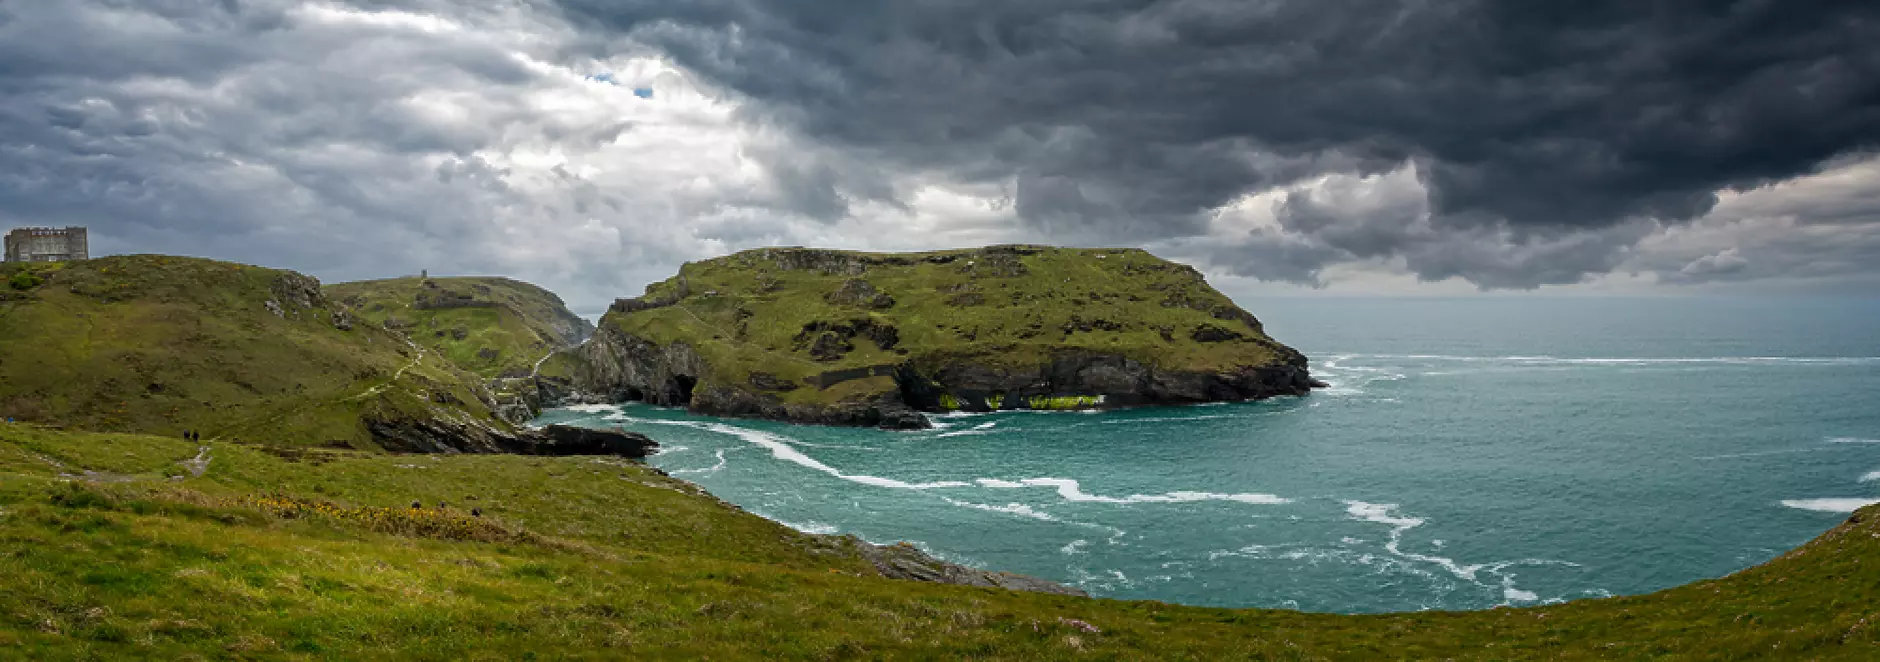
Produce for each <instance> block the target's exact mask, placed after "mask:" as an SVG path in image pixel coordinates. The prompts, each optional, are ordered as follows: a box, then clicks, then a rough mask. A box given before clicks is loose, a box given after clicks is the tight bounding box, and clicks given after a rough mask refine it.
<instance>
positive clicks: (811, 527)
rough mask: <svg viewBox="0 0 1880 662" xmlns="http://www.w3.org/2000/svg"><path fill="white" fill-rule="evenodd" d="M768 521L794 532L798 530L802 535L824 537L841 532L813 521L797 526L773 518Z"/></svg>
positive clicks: (828, 525)
mask: <svg viewBox="0 0 1880 662" xmlns="http://www.w3.org/2000/svg"><path fill="white" fill-rule="evenodd" d="M770 519H771V521H773V522H776V523H778V524H782V525H784V526H787V527H790V528H792V529H796V530H798V531H802V532H804V533H815V534H819V535H825V536H826V535H829V534H832V533H835V532H837V531H841V530H842V529H839V528H836V526H835V525H833V524H824V523H822V522H814V521H812V522H804V523H802V524H797V523H795V522H785V521H783V520H780V519H777V518H775V517H772V518H770Z"/></svg>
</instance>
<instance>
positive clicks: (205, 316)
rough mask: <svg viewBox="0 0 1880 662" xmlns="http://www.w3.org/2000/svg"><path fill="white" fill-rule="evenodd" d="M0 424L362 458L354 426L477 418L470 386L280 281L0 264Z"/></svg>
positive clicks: (124, 262) (155, 262) (229, 272)
mask: <svg viewBox="0 0 1880 662" xmlns="http://www.w3.org/2000/svg"><path fill="white" fill-rule="evenodd" d="M0 283H4V285H0V339H4V342H0V417H4V418H15V419H19V420H24V421H35V422H41V423H48V424H55V425H63V426H70V427H73V428H79V429H88V430H97V431H136V432H148V433H155V434H161V435H176V434H180V433H181V431H183V430H196V431H199V432H201V433H202V434H203V435H204V437H206V438H207V437H224V438H242V439H246V440H263V441H270V442H280V443H290V444H333V443H337V444H341V445H357V446H362V447H365V446H370V445H371V444H372V440H371V435H370V433H369V432H368V430H367V428H366V426H365V425H364V424H363V423H362V420H363V419H364V418H366V417H368V416H378V417H388V418H412V417H425V416H428V415H431V414H432V413H433V412H435V411H437V410H439V409H440V408H443V409H448V410H449V411H450V412H452V413H453V414H454V415H461V416H462V417H464V418H465V419H466V420H476V421H482V422H488V423H489V424H491V425H500V424H499V423H495V422H493V421H491V419H490V415H489V411H488V409H487V407H486V405H485V400H486V399H487V395H486V394H483V393H480V392H479V390H478V389H479V387H478V386H477V384H476V380H475V379H474V378H472V377H471V376H469V375H468V374H465V373H463V372H461V371H459V370H458V369H456V368H455V367H453V366H452V365H451V364H450V363H449V362H448V361H445V360H443V359H441V358H439V357H438V356H436V355H435V354H434V353H428V354H427V353H424V352H421V351H419V350H418V349H416V348H414V347H412V346H411V345H410V344H409V343H407V342H405V340H404V339H403V338H401V337H399V336H397V335H394V334H392V333H389V332H386V331H384V330H382V329H378V328H376V327H375V326H373V325H370V324H364V323H357V322H356V321H355V320H354V319H353V318H352V317H351V315H350V313H347V312H346V311H345V310H343V309H341V308H339V307H336V306H333V305H331V304H330V303H328V302H327V301H326V300H325V299H324V298H323V297H322V296H321V293H320V289H319V282H318V281H315V280H313V279H312V278H308V277H306V276H302V275H300V274H296V273H293V272H290V271H280V270H275V269H265V268H261V267H253V266H247V265H239V264H230V263H226V262H216V261H211V260H200V259H194V258H179V257H167V256H157V255H132V256H120V257H108V258H101V259H96V260H86V261H79V262H70V263H54V264H32V265H25V264H5V265H0Z"/></svg>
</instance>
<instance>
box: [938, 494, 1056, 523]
mask: <svg viewBox="0 0 1880 662" xmlns="http://www.w3.org/2000/svg"><path fill="white" fill-rule="evenodd" d="M941 499H943V500H945V501H946V502H947V503H950V504H953V505H955V506H959V507H962V508H971V509H973V510H983V511H986V512H989V513H1006V514H1010V515H1018V516H1020V517H1029V518H1032V519H1035V520H1039V521H1042V522H1056V521H1058V518H1056V517H1052V516H1051V514H1050V513H1047V512H1043V511H1040V510H1038V509H1036V508H1033V507H1031V506H1027V505H1025V504H1022V503H1008V504H1005V505H1003V506H995V505H990V504H984V503H973V502H971V501H960V500H959V499H948V498H946V497H941Z"/></svg>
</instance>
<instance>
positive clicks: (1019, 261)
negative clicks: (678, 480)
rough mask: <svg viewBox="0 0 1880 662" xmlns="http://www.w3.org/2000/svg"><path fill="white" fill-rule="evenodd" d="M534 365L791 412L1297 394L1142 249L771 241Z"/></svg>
mask: <svg viewBox="0 0 1880 662" xmlns="http://www.w3.org/2000/svg"><path fill="white" fill-rule="evenodd" d="M544 374H545V375H548V376H550V377H554V378H561V379H562V380H563V381H562V384H563V385H564V386H566V387H568V388H571V389H573V390H574V391H578V392H579V393H580V396H578V397H586V398H589V399H599V400H647V401H650V402H655V403H658V404H666V405H687V406H689V407H690V408H691V409H693V410H694V411H698V412H700V413H707V414H717V415H733V416H760V417H767V418H777V419H784V420H791V421H798V422H810V423H833V424H848V425H881V426H883V427H920V426H923V425H925V423H926V420H925V418H924V417H922V416H920V415H919V413H918V412H920V411H949V410H968V411H987V410H995V409H1082V408H1092V407H1107V406H1126V405H1138V404H1176V403H1194V402H1209V401H1220V400H1244V399H1253V398H1263V397H1269V396H1273V395H1298V394H1304V393H1305V392H1306V391H1307V390H1309V389H1310V388H1311V387H1312V380H1311V379H1310V377H1309V376H1308V375H1307V374H1306V367H1305V357H1304V356H1301V355H1300V354H1299V353H1298V352H1296V351H1293V350H1292V349H1291V348H1289V347H1286V346H1285V345H1282V344H1280V343H1278V342H1276V341H1274V340H1273V339H1272V338H1269V337H1267V335H1266V333H1265V331H1264V329H1263V328H1262V326H1261V324H1260V322H1259V320H1258V319H1256V318H1255V317H1254V316H1253V315H1252V314H1249V313H1248V312H1247V311H1245V310H1242V309H1240V308H1239V307H1238V306H1236V305H1234V302H1233V301H1232V300H1229V299H1228V298H1227V297H1226V296H1223V295H1222V294H1221V293H1219V292H1217V291H1215V290H1214V288H1212V287H1209V286H1208V284H1207V282H1206V281H1205V280H1203V279H1202V277H1201V274H1200V273H1198V272H1196V271H1195V270H1194V269H1193V268H1190V267H1187V266H1185V265H1180V264H1176V263H1172V262H1168V261H1165V260H1162V259H1160V258H1157V257H1155V256H1153V255H1150V254H1149V253H1147V252H1144V251H1141V250H1137V249H1071V248H1050V247H1041V246H993V247H988V248H981V249H968V250H952V251H937V252H930V253H906V254H871V253H855V252H846V251H830V250H815V249H801V248H780V249H760V250H751V251H744V252H741V253H737V254H735V255H730V256H727V257H722V258H717V259H712V260H706V261H702V262H694V263H689V264H686V265H685V266H684V267H683V268H682V269H680V272H679V275H678V276H676V277H674V278H672V279H669V280H666V281H664V282H661V283H655V284H653V285H651V286H649V287H648V288H647V291H646V294H645V296H642V297H639V298H637V299H627V300H621V301H619V302H616V303H615V305H614V307H613V309H612V310H611V311H610V312H608V313H607V315H606V316H605V317H604V318H602V320H601V324H600V330H599V332H598V333H597V335H596V337H595V341H594V342H590V343H588V344H587V345H585V346H583V347H581V348H579V349H577V350H573V351H571V352H568V353H566V354H564V355H560V356H557V357H556V358H554V359H551V360H550V361H549V362H548V364H546V365H545V366H544Z"/></svg>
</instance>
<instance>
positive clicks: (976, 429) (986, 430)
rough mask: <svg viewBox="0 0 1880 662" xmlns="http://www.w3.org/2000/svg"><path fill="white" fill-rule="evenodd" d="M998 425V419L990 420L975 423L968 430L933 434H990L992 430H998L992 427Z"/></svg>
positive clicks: (939, 435) (952, 435)
mask: <svg viewBox="0 0 1880 662" xmlns="http://www.w3.org/2000/svg"><path fill="white" fill-rule="evenodd" d="M998 425H999V422H998V421H991V422H988V423H980V424H978V425H975V426H973V427H972V429H970V430H955V431H953V432H942V433H940V434H937V435H934V436H936V437H968V436H974V435H982V434H992V433H994V432H999V430H994V429H993V428H994V427H997V426H998Z"/></svg>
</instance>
